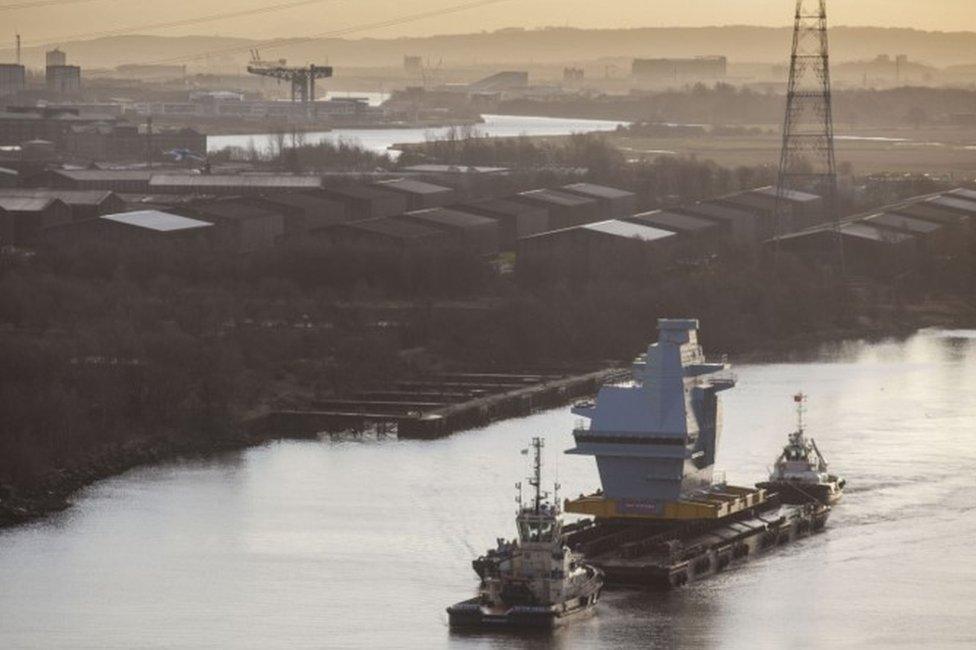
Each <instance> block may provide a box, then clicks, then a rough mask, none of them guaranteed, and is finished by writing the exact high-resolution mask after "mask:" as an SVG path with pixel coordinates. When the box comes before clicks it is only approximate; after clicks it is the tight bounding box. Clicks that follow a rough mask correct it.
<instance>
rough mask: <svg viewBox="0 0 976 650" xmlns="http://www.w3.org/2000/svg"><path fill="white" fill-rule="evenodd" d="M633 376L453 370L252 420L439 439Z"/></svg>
mask: <svg viewBox="0 0 976 650" xmlns="http://www.w3.org/2000/svg"><path fill="white" fill-rule="evenodd" d="M628 376H629V372H628V371H627V370H624V369H621V368H611V369H604V370H599V371H595V372H589V373H584V374H575V375H557V374H510V373H446V374H441V375H436V376H432V377H426V378H422V379H416V380H409V381H400V382H396V383H394V384H393V385H391V386H388V387H383V388H381V389H378V390H374V391H366V392H362V393H358V394H356V395H354V396H352V397H348V398H341V399H339V398H337V399H329V400H319V401H316V402H312V403H309V404H308V407H307V408H305V409H300V410H281V411H271V412H269V413H266V414H263V415H260V416H258V417H255V418H253V419H251V420H249V421H248V422H246V423H245V426H246V428H247V429H248V430H249V431H251V432H253V433H266V434H272V433H273V434H277V435H281V436H284V437H303V436H308V437H311V436H315V435H318V434H320V433H335V432H340V431H365V430H368V429H373V428H376V429H381V430H384V431H390V430H392V429H394V428H395V430H396V432H397V436H398V437H399V438H401V439H405V440H431V439H435V438H442V437H444V436H447V435H450V434H451V433H454V432H455V431H461V430H463V429H470V428H473V427H479V426H484V425H486V424H489V423H491V422H494V421H496V420H501V419H505V418H512V417H520V416H524V415H528V414H530V413H532V412H534V411H537V410H540V409H545V408H552V407H556V406H560V405H563V404H567V403H569V402H571V401H572V400H574V399H576V398H579V397H583V396H587V395H593V394H595V393H596V392H597V391H598V390H599V389H600V386H602V385H603V384H605V383H612V382H615V381H620V380H623V379H626V378H627V377H628Z"/></svg>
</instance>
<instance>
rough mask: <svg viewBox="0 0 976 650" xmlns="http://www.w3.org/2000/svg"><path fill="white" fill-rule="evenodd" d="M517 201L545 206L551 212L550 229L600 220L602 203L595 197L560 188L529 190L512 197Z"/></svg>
mask: <svg viewBox="0 0 976 650" xmlns="http://www.w3.org/2000/svg"><path fill="white" fill-rule="evenodd" d="M512 198H513V199H515V200H517V201H522V202H524V203H529V204H530V205H535V206H539V207H543V208H545V209H546V210H547V211H548V212H549V224H548V226H547V229H548V230H559V229H562V228H569V227H571V226H578V225H580V224H584V223H590V222H593V221H600V220H601V218H602V217H603V215H602V214H601V210H600V204H599V203H597V202H596V201H595V200H594V199H590V198H586V197H583V196H578V195H576V194H570V193H568V192H560V191H558V190H548V189H542V190H529V191H528V192H520V193H519V194H516V195H515V196H513V197H512Z"/></svg>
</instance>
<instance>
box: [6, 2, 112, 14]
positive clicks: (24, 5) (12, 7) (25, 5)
mask: <svg viewBox="0 0 976 650" xmlns="http://www.w3.org/2000/svg"><path fill="white" fill-rule="evenodd" d="M98 1H99V0H37V2H16V3H14V4H6V5H0V11H17V10H18V9H40V8H42V7H57V6H60V5H77V4H82V3H86V2H98Z"/></svg>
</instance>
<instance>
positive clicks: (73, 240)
mask: <svg viewBox="0 0 976 650" xmlns="http://www.w3.org/2000/svg"><path fill="white" fill-rule="evenodd" d="M213 234H214V226H213V224H212V223H209V222H206V221H201V220H199V219H191V218H189V217H185V216H182V215H178V214H174V213H171V212H166V211H162V210H137V211H134V212H123V213H112V214H107V215H102V216H99V217H96V218H94V219H87V220H84V221H76V222H72V223H69V224H64V225H61V226H58V227H55V228H51V229H49V230H48V231H47V232H46V233H45V236H44V242H45V244H47V245H48V246H52V247H55V248H71V247H83V248H84V247H99V246H111V247H113V248H117V249H119V250H129V251H136V252H138V251H140V250H142V249H144V248H151V249H152V250H153V251H154V252H163V253H165V252H172V251H173V250H174V248H175V249H182V248H186V247H202V248H204V249H209V248H210V247H211V245H212V235H213Z"/></svg>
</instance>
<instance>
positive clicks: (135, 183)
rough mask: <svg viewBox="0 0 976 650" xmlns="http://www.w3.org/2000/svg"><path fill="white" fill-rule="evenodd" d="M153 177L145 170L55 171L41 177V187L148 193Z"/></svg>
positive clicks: (150, 172)
mask: <svg viewBox="0 0 976 650" xmlns="http://www.w3.org/2000/svg"><path fill="white" fill-rule="evenodd" d="M152 177H153V173H152V171H149V170H145V169H55V170H51V171H49V172H47V173H46V174H44V175H43V176H42V177H41V180H42V182H41V183H40V185H41V186H43V187H53V188H57V189H63V190H105V191H110V192H118V193H122V192H148V191H149V181H150V179H151V178H152ZM35 185H37V183H35Z"/></svg>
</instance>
